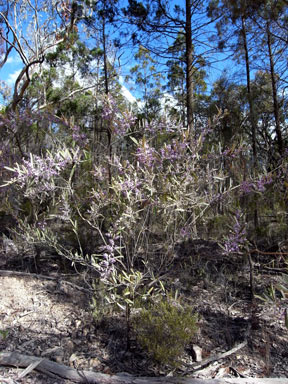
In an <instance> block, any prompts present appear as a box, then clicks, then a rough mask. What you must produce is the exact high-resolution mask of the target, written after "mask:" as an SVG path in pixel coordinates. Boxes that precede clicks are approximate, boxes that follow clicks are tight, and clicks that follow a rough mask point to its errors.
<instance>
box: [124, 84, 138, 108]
mask: <svg viewBox="0 0 288 384" xmlns="http://www.w3.org/2000/svg"><path fill="white" fill-rule="evenodd" d="M121 93H122V95H123V96H124V97H125V98H126V99H127V100H128V101H129V103H131V104H133V103H137V100H136V98H135V97H134V96H133V95H132V93H131V92H130V91H129V90H128V89H127V88H126V87H124V85H122V86H121Z"/></svg>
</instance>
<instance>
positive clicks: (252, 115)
mask: <svg viewBox="0 0 288 384" xmlns="http://www.w3.org/2000/svg"><path fill="white" fill-rule="evenodd" d="M241 22H242V37H243V47H244V52H245V64H246V83H247V95H248V103H249V115H250V123H251V130H252V153H253V176H254V178H255V176H256V167H257V149H256V119H255V111H254V101H253V97H252V93H251V80H250V61H249V50H248V43H247V34H246V20H245V17H244V16H243V15H242V16H241ZM254 203H255V207H254V227H255V228H257V227H258V209H257V195H255V198H254Z"/></svg>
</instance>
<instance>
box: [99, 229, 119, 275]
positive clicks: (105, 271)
mask: <svg viewBox="0 0 288 384" xmlns="http://www.w3.org/2000/svg"><path fill="white" fill-rule="evenodd" d="M116 240H118V238H117V237H116V238H115V237H114V236H113V235H112V234H111V233H107V243H106V244H105V245H103V246H101V247H99V251H100V252H103V253H102V255H101V257H102V261H101V262H100V263H99V264H98V269H99V272H100V276H101V278H102V279H104V280H105V279H108V278H109V276H110V275H111V274H112V273H113V272H114V271H115V263H116V261H117V257H116V255H115V254H116V252H118V247H117V246H116V243H115V241H116Z"/></svg>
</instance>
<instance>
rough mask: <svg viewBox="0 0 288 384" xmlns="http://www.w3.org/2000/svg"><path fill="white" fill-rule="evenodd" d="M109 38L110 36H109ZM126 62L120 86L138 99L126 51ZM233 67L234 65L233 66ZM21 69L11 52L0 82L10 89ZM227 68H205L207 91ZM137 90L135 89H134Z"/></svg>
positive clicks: (226, 64)
mask: <svg viewBox="0 0 288 384" xmlns="http://www.w3.org/2000/svg"><path fill="white" fill-rule="evenodd" d="M171 4H178V5H181V6H184V5H185V1H184V0H178V1H176V0H173V1H171ZM121 6H125V2H122V3H121ZM110 37H111V36H110ZM124 61H126V63H125V64H124V66H122V67H121V69H120V82H121V84H122V85H124V86H126V87H127V88H128V89H130V90H131V93H132V94H134V96H135V97H140V96H141V93H140V92H139V91H138V92H137V90H135V89H134V90H133V89H131V88H133V85H134V82H133V80H131V81H130V82H128V83H125V81H124V78H125V76H126V75H127V74H129V73H130V69H131V67H132V66H133V65H135V64H136V63H135V61H134V60H133V55H132V53H131V51H129V50H127V51H126V52H125V53H124V55H123V56H122V60H121V64H122V65H123V62H124ZM233 65H234V66H235V64H233ZM22 67H23V64H22V61H21V59H20V57H19V56H18V54H17V53H16V52H15V50H14V51H12V52H11V54H10V56H9V58H8V60H7V62H6V64H5V65H4V67H3V68H2V69H1V70H0V80H4V81H6V82H7V84H8V85H9V86H10V87H13V85H14V83H15V80H16V79H17V76H18V74H19V73H20V71H21V69H22ZM225 68H227V69H229V72H231V61H230V62H223V63H221V62H219V63H214V64H213V66H212V67H211V68H207V78H206V81H207V85H208V90H209V89H211V86H212V84H213V82H214V81H215V80H216V79H217V78H219V76H220V75H221V73H222V71H223V70H224V69H225ZM136 88H137V87H136Z"/></svg>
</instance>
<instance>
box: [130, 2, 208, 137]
mask: <svg viewBox="0 0 288 384" xmlns="http://www.w3.org/2000/svg"><path fill="white" fill-rule="evenodd" d="M204 3H205V2H204V1H201V0H186V1H185V4H184V6H183V7H182V4H176V5H174V6H173V5H172V4H171V2H170V1H168V0H145V1H143V2H139V1H136V0H129V4H128V7H127V8H126V9H124V15H125V16H126V17H127V18H128V20H129V22H130V23H131V24H133V25H136V26H137V27H138V31H137V33H134V35H133V37H134V41H135V43H137V42H138V43H141V45H143V46H144V47H145V48H147V49H148V50H149V51H150V52H151V53H152V54H154V55H155V56H156V57H157V58H158V59H159V60H161V59H162V60H165V62H166V61H167V60H169V59H174V60H175V55H174V57H173V52H171V50H170V51H169V47H170V46H171V43H172V44H173V41H175V40H176V39H177V38H181V36H182V37H183V39H184V42H185V82H186V119H187V127H188V128H189V129H190V132H191V133H192V132H193V131H194V111H195V105H194V104H195V100H194V96H195V92H194V88H195V78H194V73H195V68H197V67H198V64H199V58H201V57H202V55H203V52H204V50H206V47H207V46H205V44H204V43H205V42H206V43H207V42H208V38H207V39H206V33H207V26H208V25H209V24H211V23H212V22H211V21H208V20H207V18H205V4H204ZM203 40H205V41H203ZM204 47H205V48H204ZM174 53H175V52H174ZM178 59H179V60H180V62H181V63H182V61H183V58H182V57H181V58H180V56H179V57H178ZM162 63H163V62H162Z"/></svg>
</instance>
